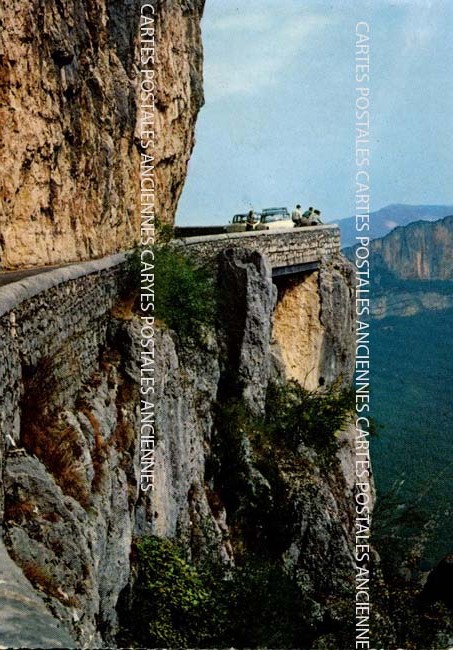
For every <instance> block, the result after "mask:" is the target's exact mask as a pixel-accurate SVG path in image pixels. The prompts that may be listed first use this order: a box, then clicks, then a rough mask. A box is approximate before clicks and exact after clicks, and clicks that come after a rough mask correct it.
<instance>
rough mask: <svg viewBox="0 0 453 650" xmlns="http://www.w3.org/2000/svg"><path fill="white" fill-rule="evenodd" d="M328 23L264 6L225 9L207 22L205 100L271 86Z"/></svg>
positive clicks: (328, 20)
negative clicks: (259, 10)
mask: <svg viewBox="0 0 453 650" xmlns="http://www.w3.org/2000/svg"><path fill="white" fill-rule="evenodd" d="M331 22H332V19H331V18H329V17H327V16H325V15H318V14H307V13H303V12H301V11H300V10H299V11H297V12H295V11H294V9H292V10H291V11H286V12H285V11H279V10H276V9H275V5H273V6H270V5H266V4H264V5H263V10H262V11H261V12H259V13H258V12H256V11H254V10H251V11H247V10H246V11H241V12H239V11H233V12H232V11H229V12H227V13H226V14H223V15H217V16H213V17H211V18H210V17H209V16H208V18H207V20H206V22H205V24H204V27H203V29H204V31H205V35H206V38H205V44H206V49H207V50H208V48H209V56H207V57H206V59H205V68H204V77H205V89H206V97H207V99H208V101H209V100H214V99H221V98H224V97H227V96H230V95H234V94H238V93H241V94H247V95H253V94H256V93H258V92H259V91H261V90H262V89H263V88H266V87H270V86H273V85H275V84H276V83H277V82H278V79H279V78H280V75H281V73H282V72H283V71H284V69H285V68H286V67H288V65H290V64H291V62H292V61H293V60H294V59H295V58H296V57H297V56H298V55H299V54H300V53H301V52H302V51H304V50H309V49H311V48H313V46H314V45H316V44H317V43H318V42H319V41H320V39H321V32H322V30H323V29H324V28H325V27H326V26H327V25H328V24H330V23H331Z"/></svg>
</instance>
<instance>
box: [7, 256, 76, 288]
mask: <svg viewBox="0 0 453 650" xmlns="http://www.w3.org/2000/svg"><path fill="white" fill-rule="evenodd" d="M74 264H76V262H74ZM64 266H70V265H69V264H59V265H56V266H35V267H33V268H32V269H21V270H18V271H0V287H4V286H6V285H7V284H11V283H12V282H19V281H20V280H23V279H24V278H29V277H31V276H33V275H40V274H41V273H48V272H49V271H54V270H55V269H61V268H62V267H64Z"/></svg>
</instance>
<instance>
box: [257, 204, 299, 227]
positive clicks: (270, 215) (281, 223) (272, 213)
mask: <svg viewBox="0 0 453 650" xmlns="http://www.w3.org/2000/svg"><path fill="white" fill-rule="evenodd" d="M279 228H294V223H293V220H292V219H291V215H290V213H289V212H288V208H266V209H265V210H263V211H262V212H261V221H260V223H259V224H258V225H257V226H256V228H255V230H277V229H279Z"/></svg>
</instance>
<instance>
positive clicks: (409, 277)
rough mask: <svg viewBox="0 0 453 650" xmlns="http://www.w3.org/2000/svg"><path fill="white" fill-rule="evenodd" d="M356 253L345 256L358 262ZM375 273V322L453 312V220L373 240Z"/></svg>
mask: <svg viewBox="0 0 453 650" xmlns="http://www.w3.org/2000/svg"><path fill="white" fill-rule="evenodd" d="M452 212H453V210H452ZM354 250H355V249H354V247H350V248H346V249H344V251H343V252H344V253H345V255H346V256H347V257H348V258H349V259H351V260H354ZM370 273H371V289H372V315H373V316H374V317H375V318H384V317H386V316H409V315H413V314H416V313H419V312H421V311H430V310H439V309H448V308H451V307H453V215H449V216H447V217H444V218H443V219H439V220H438V221H416V222H414V223H411V224H409V225H407V226H402V227H398V228H395V229H394V230H392V232H390V233H389V234H388V235H386V236H385V237H382V238H380V239H375V240H373V241H372V242H371V243H370Z"/></svg>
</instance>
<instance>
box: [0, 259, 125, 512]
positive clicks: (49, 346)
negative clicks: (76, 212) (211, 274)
mask: <svg viewBox="0 0 453 650" xmlns="http://www.w3.org/2000/svg"><path fill="white" fill-rule="evenodd" d="M124 262H125V258H124V255H122V254H120V255H114V256H111V257H107V258H104V259H102V260H96V261H93V262H86V263H83V264H77V265H74V266H70V267H66V268H61V269H56V270H54V271H50V272H47V273H42V274H40V275H38V276H34V277H30V278H26V279H25V280H22V281H21V282H15V283H13V284H10V285H7V286H5V287H1V288H0V452H1V460H2V461H3V452H4V450H5V445H7V446H11V445H14V443H16V444H18V441H19V435H20V401H21V399H22V395H23V383H24V373H27V372H30V371H31V372H32V371H33V368H35V367H36V366H37V364H38V363H39V362H41V361H42V360H44V359H52V364H53V365H52V367H53V370H54V372H55V373H56V377H57V378H58V380H59V381H60V380H61V383H62V384H63V386H64V389H63V388H61V386H60V390H59V391H58V395H59V399H60V400H61V401H63V402H65V403H66V405H67V404H70V403H71V400H72V399H73V396H74V395H76V393H77V392H78V390H79V388H80V386H81V384H82V383H83V382H84V381H85V380H86V379H87V378H88V377H89V376H90V374H91V373H92V372H93V371H94V370H95V369H96V368H97V366H98V363H99V354H100V351H101V349H102V347H103V346H104V345H105V342H106V335H107V324H108V316H109V312H110V310H111V308H112V307H113V305H114V304H115V302H116V301H117V299H118V297H119V295H120V292H121V286H122V283H123V280H124ZM62 406H63V404H62ZM2 502H3V499H2V490H0V511H1V510H2Z"/></svg>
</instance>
